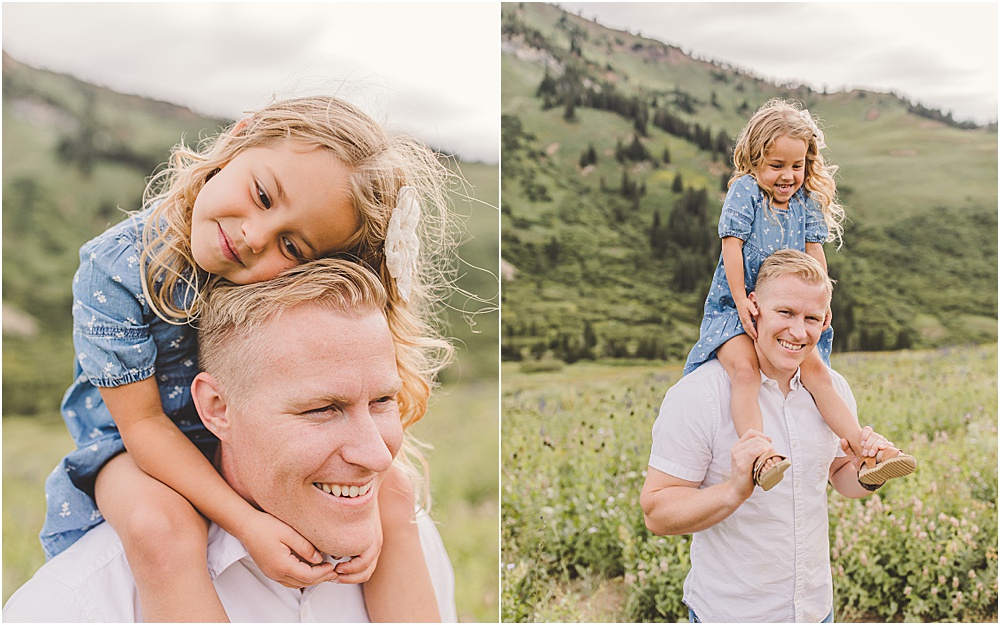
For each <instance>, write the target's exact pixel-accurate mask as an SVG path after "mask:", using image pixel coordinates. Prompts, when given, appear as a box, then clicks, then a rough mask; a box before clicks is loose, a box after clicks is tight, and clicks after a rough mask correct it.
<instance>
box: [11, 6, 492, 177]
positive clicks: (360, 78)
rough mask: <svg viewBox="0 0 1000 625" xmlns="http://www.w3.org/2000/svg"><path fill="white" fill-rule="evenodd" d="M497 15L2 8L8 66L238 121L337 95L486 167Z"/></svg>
mask: <svg viewBox="0 0 1000 625" xmlns="http://www.w3.org/2000/svg"><path fill="white" fill-rule="evenodd" d="M498 46H499V10H498V8H497V7H496V5H493V4H487V3H460V4H454V3H452V4H425V3H405V4H393V3H367V4H361V3H306V4H294V3H288V4H274V3H212V4H206V3H110V4H104V3H100V4H87V3H65V4H61V3H39V4H32V3H13V4H12V3H5V4H4V5H3V48H4V50H5V51H6V52H8V53H9V54H11V55H12V56H13V57H14V58H15V59H17V60H20V61H23V62H25V63H28V64H30V65H36V66H40V67H44V68H47V69H52V70H55V71H61V72H68V73H72V74H74V75H77V76H79V77H80V78H82V79H84V80H88V81H92V82H96V83H98V84H102V85H104V86H107V87H110V88H112V89H116V90H120V91H125V92H127V93H136V94H139V95H144V96H148V97H154V98H158V99H163V100H167V101H171V102H176V103H179V104H183V105H186V106H190V107H191V108H194V109H196V110H199V111H201V112H203V113H207V114H211V115H219V116H227V117H237V116H239V115H240V114H241V113H242V112H243V111H245V110H248V109H250V108H254V107H255V106H259V105H260V104H262V103H264V102H266V101H267V100H269V99H270V98H271V97H272V94H275V95H278V96H279V97H280V96H285V95H291V94H293V93H302V92H305V91H309V90H316V89H322V90H335V91H337V92H339V93H343V94H348V95H349V99H351V100H352V101H355V102H357V103H358V104H361V105H363V106H366V108H368V107H369V106H370V107H374V110H372V113H373V114H375V115H376V117H379V118H384V119H386V120H387V121H390V122H394V123H396V124H397V125H403V126H405V127H407V128H408V129H411V130H412V131H413V132H414V133H415V134H418V135H420V136H421V137H422V138H423V139H424V140H425V141H427V142H428V143H431V144H433V145H435V146H446V145H450V146H452V149H454V150H457V151H458V152H460V153H461V154H462V155H463V156H464V157H466V158H470V159H474V160H484V161H487V162H496V161H497V157H498V153H499V118H500V109H499V101H500V95H499V84H500V80H499V62H498V58H499V57H498V54H499V47H498Z"/></svg>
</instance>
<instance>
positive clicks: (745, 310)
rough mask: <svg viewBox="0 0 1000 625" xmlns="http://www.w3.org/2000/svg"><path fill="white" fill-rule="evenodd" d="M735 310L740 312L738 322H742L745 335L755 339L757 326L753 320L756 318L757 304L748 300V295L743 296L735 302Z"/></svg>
mask: <svg viewBox="0 0 1000 625" xmlns="http://www.w3.org/2000/svg"><path fill="white" fill-rule="evenodd" d="M736 311H737V312H738V313H739V314H740V323H742V324H743V330H744V331H745V332H746V333H747V336H749V337H750V338H752V339H753V340H755V341H756V340H757V326H755V325H754V320H755V319H756V318H757V306H755V305H754V303H753V302H751V301H750V298H749V297H745V298H743V299H742V300H740V301H738V302H736Z"/></svg>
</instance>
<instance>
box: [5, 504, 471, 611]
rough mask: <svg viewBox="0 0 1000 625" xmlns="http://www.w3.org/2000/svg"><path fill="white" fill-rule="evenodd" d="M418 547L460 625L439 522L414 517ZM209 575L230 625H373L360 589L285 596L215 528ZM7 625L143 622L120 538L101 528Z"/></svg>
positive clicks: (30, 591) (330, 587)
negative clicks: (240, 624) (247, 624)
mask: <svg viewBox="0 0 1000 625" xmlns="http://www.w3.org/2000/svg"><path fill="white" fill-rule="evenodd" d="M417 527H418V529H419V534H420V544H421V547H422V548H423V551H424V557H425V558H426V560H427V568H428V570H429V571H430V575H431V581H432V582H433V584H434V591H435V593H436V595H437V601H438V607H439V609H440V612H441V618H442V620H443V621H446V622H455V621H457V620H458V619H457V614H456V610H455V575H454V571H453V570H452V566H451V561H450V560H449V559H448V554H447V553H446V552H445V548H444V543H443V542H442V541H441V535H440V534H439V533H438V531H437V528H436V527H435V526H434V522H433V521H432V520H431V518H430V517H429V516H428V515H427V514H426V513H425V512H423V511H420V512H419V513H418V514H417ZM208 567H209V572H210V573H211V575H212V578H213V582H214V584H215V589H216V591H217V592H218V593H219V597H220V598H221V599H222V604H223V606H224V607H225V608H226V612H227V613H228V614H229V618H230V620H231V621H233V622H277V623H313V622H354V623H357V622H362V623H365V622H368V620H369V619H368V612H367V611H366V610H365V602H364V595H363V594H362V590H361V586H359V585H357V584H355V585H349V584H333V583H323V584H319V585H317V586H312V587H310V588H306V589H304V590H298V589H294V588H286V587H284V586H282V585H281V584H279V583H277V582H275V581H273V580H271V579H269V578H268V577H267V576H265V575H264V574H263V573H262V572H261V570H260V569H259V568H257V565H256V564H254V562H253V560H252V559H251V558H250V556H249V554H248V553H247V550H246V548H245V547H244V546H243V544H242V543H241V542H240V541H239V540H237V539H236V538H235V537H234V536H232V535H230V534H228V533H226V532H225V531H223V530H222V529H221V528H220V527H218V526H217V525H215V524H213V525H212V526H211V529H210V530H209V544H208ZM3 620H4V621H5V622H50V623H53V622H54V623H69V622H78V623H116V622H118V623H121V622H125V623H130V622H136V623H138V622H142V613H141V611H140V609H139V596H138V594H137V593H136V589H135V582H134V581H133V579H132V573H131V571H130V570H129V567H128V562H126V560H125V552H124V550H123V549H122V544H121V541H120V540H119V539H118V536H117V534H115V532H114V530H113V529H112V528H111V527H110V526H109V525H108V524H107V523H102V524H101V525H99V526H97V527H95V528H94V529H92V530H91V531H90V532H88V533H87V534H86V535H85V536H84V537H83V538H81V539H80V540H78V541H77V542H76V543H75V544H73V546H72V547H70V548H69V549H67V550H66V551H64V552H63V553H61V554H59V555H58V556H56V557H55V558H53V559H52V560H50V561H49V562H47V563H46V564H45V565H44V566H42V567H41V568H40V569H39V570H38V572H37V573H35V575H34V577H32V578H31V580H29V581H28V582H27V583H26V584H25V585H24V586H22V587H21V588H20V589H18V590H17V592H15V593H14V594H13V595H12V596H11V598H10V599H9V600H8V601H7V604H6V605H5V606H4V609H3Z"/></svg>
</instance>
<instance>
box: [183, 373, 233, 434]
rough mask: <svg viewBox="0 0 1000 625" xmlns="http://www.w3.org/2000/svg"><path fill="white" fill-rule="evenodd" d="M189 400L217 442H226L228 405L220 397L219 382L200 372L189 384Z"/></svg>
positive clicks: (223, 398) (220, 388)
mask: <svg viewBox="0 0 1000 625" xmlns="http://www.w3.org/2000/svg"><path fill="white" fill-rule="evenodd" d="M191 399H192V400H194V406H195V408H196V409H197V410H198V416H200V417H201V422H202V423H204V424H205V427H206V428H208V431H209V432H211V433H212V434H215V436H216V437H218V439H219V440H222V441H224V440H226V435H227V434H228V432H229V405H228V403H227V402H226V399H225V397H223V396H222V387H221V386H220V385H219V381H218V380H216V379H215V378H214V377H212V375H211V374H209V373H205V372H204V371H202V372H201V373H199V374H198V375H197V376H195V378H194V382H192V383H191Z"/></svg>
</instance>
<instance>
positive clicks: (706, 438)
mask: <svg viewBox="0 0 1000 625" xmlns="http://www.w3.org/2000/svg"><path fill="white" fill-rule="evenodd" d="M692 380H694V378H691V377H687V376H685V377H683V378H681V380H680V382H678V383H677V384H675V385H674V386H673V387H671V388H670V390H669V391H667V395H666V397H664V398H663V403H662V404H661V405H660V414H659V416H657V417H656V422H655V423H654V424H653V444H652V449H651V450H650V454H649V466H651V467H652V468H654V469H657V470H659V471H663V472H664V473H667V474H668V475H672V476H674V477H676V478H679V479H682V480H687V481H689V482H698V483H701V482H702V481H703V480H704V479H705V475H706V473H707V472H708V468H709V465H710V464H711V462H712V440H713V438H714V429H715V424H716V423H717V422H718V418H719V399H718V398H717V397H715V396H713V394H712V393H711V392H706V389H705V388H704V387H702V386H701V385H699V384H696V383H692Z"/></svg>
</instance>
